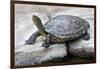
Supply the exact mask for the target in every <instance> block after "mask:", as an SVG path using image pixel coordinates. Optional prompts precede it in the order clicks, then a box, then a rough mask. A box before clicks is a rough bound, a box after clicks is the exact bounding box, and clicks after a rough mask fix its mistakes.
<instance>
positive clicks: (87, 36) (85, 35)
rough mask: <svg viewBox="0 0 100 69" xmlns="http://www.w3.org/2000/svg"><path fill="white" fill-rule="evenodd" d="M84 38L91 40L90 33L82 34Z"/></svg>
mask: <svg viewBox="0 0 100 69" xmlns="http://www.w3.org/2000/svg"><path fill="white" fill-rule="evenodd" d="M82 39H83V40H89V39H90V35H89V34H88V33H85V34H84V35H83V36H82Z"/></svg>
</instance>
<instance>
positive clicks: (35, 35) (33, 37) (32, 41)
mask: <svg viewBox="0 0 100 69" xmlns="http://www.w3.org/2000/svg"><path fill="white" fill-rule="evenodd" d="M38 36H40V33H39V32H38V31H36V32H35V33H33V34H32V35H31V36H30V37H29V39H28V40H26V44H34V42H35V40H36V38H37V37H38Z"/></svg>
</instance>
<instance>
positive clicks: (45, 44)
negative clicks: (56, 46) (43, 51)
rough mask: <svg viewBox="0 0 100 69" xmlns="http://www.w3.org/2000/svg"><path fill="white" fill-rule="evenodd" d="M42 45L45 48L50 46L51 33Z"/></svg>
mask: <svg viewBox="0 0 100 69" xmlns="http://www.w3.org/2000/svg"><path fill="white" fill-rule="evenodd" d="M42 46H43V47H45V48H48V47H49V46H50V34H48V35H47V36H46V40H45V42H44V43H43V45H42Z"/></svg>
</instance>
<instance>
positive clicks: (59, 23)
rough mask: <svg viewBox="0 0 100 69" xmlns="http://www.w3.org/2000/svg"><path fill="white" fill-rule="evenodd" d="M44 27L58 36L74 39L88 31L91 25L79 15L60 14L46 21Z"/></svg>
mask: <svg viewBox="0 0 100 69" xmlns="http://www.w3.org/2000/svg"><path fill="white" fill-rule="evenodd" d="M44 27H45V30H46V31H47V32H48V33H50V34H52V35H54V36H56V37H58V38H64V39H73V38H77V37H79V36H81V35H83V34H84V33H86V32H87V30H88V28H89V27H90V25H89V23H88V22H87V21H86V20H85V19H83V18H79V17H77V16H71V15H58V16H56V17H55V18H52V19H50V20H49V21H48V22H47V23H45V25H44Z"/></svg>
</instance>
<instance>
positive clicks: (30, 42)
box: [26, 40, 35, 44]
mask: <svg viewBox="0 0 100 69" xmlns="http://www.w3.org/2000/svg"><path fill="white" fill-rule="evenodd" d="M34 43H35V41H32V40H26V44H34Z"/></svg>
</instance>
